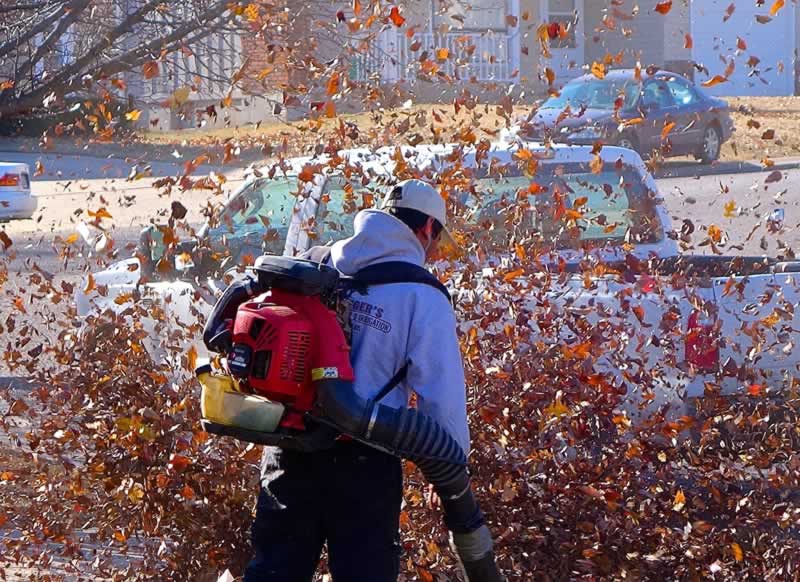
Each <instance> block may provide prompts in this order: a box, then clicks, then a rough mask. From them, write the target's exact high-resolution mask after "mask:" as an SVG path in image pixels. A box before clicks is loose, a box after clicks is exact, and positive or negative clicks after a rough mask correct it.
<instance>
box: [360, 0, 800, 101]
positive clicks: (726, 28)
mask: <svg viewBox="0 0 800 582" xmlns="http://www.w3.org/2000/svg"><path fill="white" fill-rule="evenodd" d="M797 2H798V0H787V1H786V2H785V4H784V6H783V8H782V9H781V11H780V12H778V13H777V14H776V15H775V16H774V17H771V19H770V20H769V22H766V19H765V18H764V17H765V16H768V15H769V12H770V6H771V5H772V1H771V0H770V1H769V2H762V3H761V4H762V5H761V6H759V5H758V4H759V3H756V2H747V3H746V2H733V3H731V0H674V1H673V2H664V1H662V0H449V1H448V0H418V1H416V2H411V3H407V4H405V9H404V12H403V16H404V18H405V23H404V24H403V26H402V27H400V28H397V27H394V28H391V29H388V30H386V31H384V32H383V33H382V35H381V36H380V38H379V39H378V42H376V43H375V46H374V47H373V48H372V50H371V51H370V52H369V54H365V55H363V56H362V57H361V59H360V60H359V59H356V62H355V63H354V65H353V67H352V74H353V76H354V77H355V78H362V79H363V78H367V77H372V78H375V77H376V76H377V77H379V78H380V80H381V81H383V82H385V83H394V82H403V83H408V84H409V87H411V88H413V90H414V91H415V93H416V95H417V98H418V99H420V100H431V99H436V98H437V97H438V96H439V95H441V93H442V92H443V91H446V90H447V89H446V87H445V86H444V85H443V84H441V83H433V82H431V81H435V80H437V79H438V80H441V79H447V80H449V81H452V80H455V81H456V84H457V85H463V84H465V83H470V82H472V83H473V86H474V87H476V89H477V87H478V85H481V86H483V87H485V86H486V85H487V84H489V85H496V86H497V87H498V88H499V89H500V90H502V88H503V86H508V85H510V84H515V85H517V86H519V87H523V88H528V89H530V90H531V91H532V92H535V93H540V94H541V93H543V92H544V90H545V88H546V81H545V79H546V69H550V70H551V71H552V72H553V73H555V75H556V84H557V85H558V84H561V83H563V82H564V81H566V80H569V79H570V78H573V77H576V76H579V75H581V74H583V73H585V72H586V71H587V70H588V69H589V67H590V66H591V64H592V63H593V62H595V61H596V62H603V61H604V60H609V59H611V61H612V65H613V66H615V67H618V66H622V67H625V66H635V64H636V63H637V62H638V63H641V64H642V66H643V67H647V66H649V65H655V66H658V67H659V68H664V69H669V70H673V71H675V72H678V73H682V74H684V75H687V76H689V77H695V76H696V77H697V79H698V80H706V79H707V78H709V77H713V76H714V75H724V76H727V77H728V81H727V82H725V83H721V84H720V85H718V86H717V87H715V88H714V91H713V92H714V93H719V94H727V95H749V94H757V95H766V94H778V95H786V94H793V93H794V91H795V76H796V75H795V68H796V62H797V59H796V58H795V55H796V53H797V52H798V48H800V8H798V6H797ZM730 6H734V9H731V8H729V7H730ZM667 8H669V10H667ZM729 11H730V14H728V12H729ZM756 16H759V17H760V18H759V20H760V21H763V22H764V23H761V22H760V21H759V20H757V19H756ZM542 25H548V28H546V29H545V36H546V37H547V42H546V44H545V45H543V44H542V43H541V42H540V32H541V31H542V28H541V27H542ZM409 31H413V34H411V33H410V32H409ZM739 38H741V39H742V40H743V41H744V43H745V44H746V45H747V47H748V49H747V50H742V49H741V48H737V43H738V41H737V39H739ZM738 44H739V45H740V47H741V43H738ZM737 51H738V52H737ZM751 56H752V57H756V59H755V60H753V59H751V58H750V57H751ZM759 59H760V60H759ZM426 61H428V62H427V63H426ZM731 61H734V62H735V64H734V66H733V68H732V67H731V65H730V63H731ZM695 65H697V66H695ZM426 69H427V70H426ZM431 71H433V74H431ZM726 71H727V73H728V74H727V75H726Z"/></svg>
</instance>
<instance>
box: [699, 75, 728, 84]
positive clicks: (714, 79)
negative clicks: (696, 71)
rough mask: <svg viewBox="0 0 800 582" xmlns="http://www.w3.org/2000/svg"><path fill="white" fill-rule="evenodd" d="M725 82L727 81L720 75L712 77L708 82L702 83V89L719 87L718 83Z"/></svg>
mask: <svg viewBox="0 0 800 582" xmlns="http://www.w3.org/2000/svg"><path fill="white" fill-rule="evenodd" d="M727 81H728V79H726V78H725V77H723V76H722V75H714V76H713V77H712V78H710V79H709V80H708V81H704V82H703V87H714V86H715V85H719V84H720V83H725V82H727Z"/></svg>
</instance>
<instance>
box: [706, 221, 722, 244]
mask: <svg viewBox="0 0 800 582" xmlns="http://www.w3.org/2000/svg"><path fill="white" fill-rule="evenodd" d="M708 238H710V239H711V240H712V241H714V242H715V243H719V242H722V229H721V228H720V227H718V226H717V225H716V224H711V225H709V227H708Z"/></svg>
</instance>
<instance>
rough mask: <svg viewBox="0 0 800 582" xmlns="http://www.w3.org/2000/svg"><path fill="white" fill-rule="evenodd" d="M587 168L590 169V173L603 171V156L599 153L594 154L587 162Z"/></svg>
mask: <svg viewBox="0 0 800 582" xmlns="http://www.w3.org/2000/svg"><path fill="white" fill-rule="evenodd" d="M589 168H591V170H592V174H599V173H601V172H602V171H603V158H601V157H600V156H599V155H597V154H595V156H594V158H592V161H591V162H589Z"/></svg>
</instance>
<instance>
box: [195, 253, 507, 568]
mask: <svg viewBox="0 0 800 582" xmlns="http://www.w3.org/2000/svg"><path fill="white" fill-rule="evenodd" d="M417 268H420V267H417ZM254 270H255V275H256V276H255V278H252V277H251V278H247V279H245V280H242V281H238V282H235V283H233V284H231V285H230V286H229V287H228V288H227V290H226V291H225V293H224V294H223V295H222V297H221V298H220V299H219V301H218V302H217V304H216V306H215V307H214V310H213V311H212V313H211V316H210V317H209V320H208V322H207V323H206V326H205V330H204V333H203V341H204V342H205V344H206V346H207V347H208V349H209V350H211V351H214V352H218V353H222V354H224V355H225V356H226V357H227V367H228V371H229V372H230V374H214V373H212V370H211V368H210V367H209V366H202V367H200V368H198V370H197V371H196V373H197V376H198V379H199V380H200V383H201V385H202V402H201V408H202V416H203V420H202V424H203V427H204V429H205V430H206V431H207V432H210V433H214V434H218V435H224V436H231V437H234V438H237V439H239V440H243V441H247V442H253V443H257V444H265V445H271V446H278V447H282V448H286V449H294V450H300V451H314V450H320V449H324V448H326V447H330V446H332V445H333V443H334V442H335V440H336V438H338V437H339V435H342V434H343V435H347V436H348V437H350V438H352V439H355V440H357V441H360V442H362V443H364V444H366V445H368V446H371V447H374V448H377V449H379V450H382V451H385V452H387V453H390V454H393V455H396V456H399V457H403V458H406V459H410V460H411V461H413V462H414V463H415V464H416V465H417V466H418V467H419V468H420V470H421V471H422V473H423V475H424V476H425V478H426V479H427V480H428V481H429V482H430V483H431V484H432V485H433V486H434V489H435V490H436V492H437V494H438V495H439V497H440V499H441V500H442V506H443V509H444V512H445V523H446V525H447V527H448V529H449V530H450V531H451V533H452V541H453V544H454V546H455V548H456V551H457V553H458V555H459V558H460V559H461V562H462V564H463V566H464V569H465V571H466V573H467V575H468V579H469V580H470V581H471V582H484V581H485V582H495V581H499V580H502V578H501V576H500V574H499V571H498V570H497V567H496V565H495V563H494V556H493V553H492V545H493V543H492V538H491V534H490V533H489V530H488V528H487V526H486V524H485V519H484V516H483V513H482V512H481V511H480V509H479V507H478V505H477V502H476V501H475V498H474V497H473V494H472V489H471V487H470V478H469V474H468V472H467V467H466V465H467V460H466V456H465V454H464V451H463V450H462V448H461V446H460V445H459V444H458V443H457V442H456V441H455V439H453V437H452V436H450V434H449V433H448V432H447V431H446V430H445V429H444V428H443V427H442V426H441V425H440V424H438V423H437V422H436V421H435V420H434V419H433V418H432V417H430V416H428V415H426V414H423V413H421V412H419V411H418V410H415V409H410V408H393V407H390V406H386V405H383V404H380V403H379V402H376V401H371V400H367V399H364V398H362V397H361V396H359V395H358V394H357V393H356V392H355V390H354V389H353V379H354V375H353V369H352V367H351V365H350V348H349V345H348V343H347V340H346V338H345V334H344V332H343V330H342V325H341V324H340V322H339V321H338V320H337V315H336V313H335V311H334V309H336V308H337V306H338V305H339V303H340V301H339V300H340V298H341V295H342V293H341V291H342V289H343V287H345V286H347V285H348V284H349V285H352V284H353V282H352V281H351V282H349V283H348V282H347V281H344V278H343V277H340V276H339V273H338V271H336V269H333V268H330V267H326V266H324V265H321V264H319V263H316V262H313V261H306V260H302V259H293V258H287V257H270V256H267V257H262V258H260V259H259V261H258V263H257V266H256V268H255V269H254ZM397 272H398V273H400V275H398V276H397V278H396V279H392V277H391V276H388V277H387V276H386V274H385V273H384V274H383V275H382V277H381V278H380V280H381V284H384V283H387V282H400V281H407V280H409V277H408V274H407V273H406V274H403V273H402V269H397ZM354 279H355V281H356V283H357V282H358V279H359V277H358V274H357V275H356V276H355V278H354ZM362 283H363V281H362Z"/></svg>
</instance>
